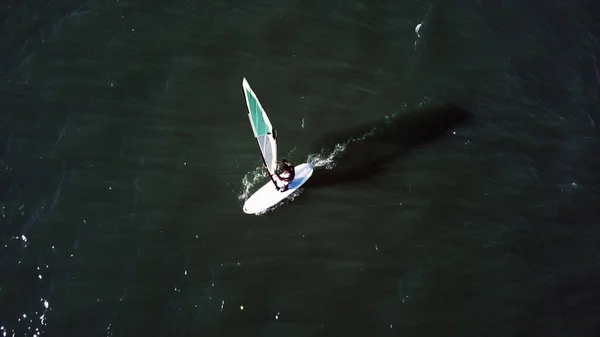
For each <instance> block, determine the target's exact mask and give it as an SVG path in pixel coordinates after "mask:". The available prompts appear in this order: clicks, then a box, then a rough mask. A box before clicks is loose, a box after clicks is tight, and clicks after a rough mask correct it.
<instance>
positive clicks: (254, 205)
mask: <svg viewBox="0 0 600 337" xmlns="http://www.w3.org/2000/svg"><path fill="white" fill-rule="evenodd" d="M242 88H243V91H244V97H245V99H246V106H247V107H248V118H249V119H250V125H251V126H252V132H253V133H254V137H255V138H256V141H257V142H258V148H259V149H260V154H261V157H262V159H263V163H264V164H265V168H266V170H267V171H268V173H269V175H268V176H269V179H271V181H270V182H268V183H267V184H265V185H264V186H263V187H261V188H260V189H259V190H258V191H256V192H254V194H253V195H252V196H250V198H248V200H246V202H245V203H244V207H243V210H244V212H245V213H247V214H256V213H261V212H264V211H266V210H267V209H269V208H271V207H273V206H275V205H277V204H278V203H280V202H281V201H282V200H284V199H285V198H287V197H289V196H290V195H291V194H292V193H294V192H295V191H297V190H298V189H299V188H300V187H301V186H302V185H303V184H304V183H305V182H306V181H307V180H308V179H309V178H310V176H311V175H312V173H313V167H312V166H311V165H310V164H308V163H302V164H300V165H297V166H295V173H296V174H295V176H294V180H292V182H290V184H289V185H288V189H287V190H286V191H285V192H280V191H279V190H278V189H277V183H276V182H275V180H273V178H271V177H270V175H271V174H273V173H275V172H276V171H277V140H276V135H275V133H276V132H275V130H274V129H273V125H271V121H270V120H269V117H268V116H267V113H266V112H265V110H264V109H263V108H262V106H261V104H260V102H259V101H258V97H256V94H255V93H254V91H253V90H252V88H250V85H249V84H248V81H247V80H246V79H245V78H244V79H243V81H242Z"/></svg>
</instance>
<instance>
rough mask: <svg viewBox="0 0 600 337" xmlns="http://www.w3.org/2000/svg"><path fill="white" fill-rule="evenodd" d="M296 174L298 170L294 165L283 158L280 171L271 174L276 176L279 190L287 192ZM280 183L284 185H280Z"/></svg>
mask: <svg viewBox="0 0 600 337" xmlns="http://www.w3.org/2000/svg"><path fill="white" fill-rule="evenodd" d="M295 175H296V171H295V170H294V166H293V165H292V164H290V162H289V161H288V160H287V159H282V160H281V167H280V168H279V173H274V174H272V175H271V177H273V178H275V180H276V181H277V187H278V189H279V191H281V192H285V191H287V189H288V186H289V185H290V183H291V182H292V180H294V177H295ZM280 185H283V186H281V187H279V186H280Z"/></svg>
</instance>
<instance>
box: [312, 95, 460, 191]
mask: <svg viewBox="0 0 600 337" xmlns="http://www.w3.org/2000/svg"><path fill="white" fill-rule="evenodd" d="M471 119H472V114H471V113H469V112H468V111H466V110H464V109H462V108H460V107H458V106H455V105H443V106H440V107H434V108H426V109H422V110H416V111H412V112H409V113H404V114H402V115H400V116H397V117H394V118H386V119H384V120H381V121H377V122H371V123H365V124H362V125H359V126H356V127H353V128H351V129H347V130H341V131H337V132H333V133H330V134H327V135H325V136H323V137H322V138H321V139H319V140H317V141H316V142H315V143H313V145H312V150H313V151H314V152H319V153H331V152H333V151H334V149H335V147H336V145H338V144H347V145H346V147H345V149H344V150H343V151H340V153H339V154H338V155H337V156H336V157H335V158H333V160H334V162H335V165H334V167H333V168H331V169H326V168H324V167H317V168H316V169H315V174H314V175H313V177H312V178H311V179H310V180H309V181H308V183H307V187H322V186H327V185H333V184H340V183H348V182H352V181H357V180H363V179H368V178H370V177H372V176H374V175H376V174H379V173H382V172H383V171H384V170H385V169H386V168H387V167H388V166H389V165H390V161H391V160H394V159H396V158H399V157H401V156H403V155H406V154H407V153H408V152H409V151H411V150H413V149H415V148H417V147H419V146H422V145H425V144H427V143H429V142H431V141H434V140H436V139H437V138H439V137H440V136H442V135H444V134H445V133H446V132H447V131H449V130H451V129H453V128H455V127H457V126H459V125H462V124H464V123H466V122H468V121H470V120H471Z"/></svg>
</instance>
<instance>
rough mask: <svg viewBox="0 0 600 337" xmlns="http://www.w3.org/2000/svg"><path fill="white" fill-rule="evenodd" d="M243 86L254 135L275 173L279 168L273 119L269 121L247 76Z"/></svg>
mask: <svg viewBox="0 0 600 337" xmlns="http://www.w3.org/2000/svg"><path fill="white" fill-rule="evenodd" d="M242 88H243V89H244V97H245V98H246V105H247V107H248V118H249V119H250V124H251V125H252V131H253V133H254V137H255V138H256V141H257V142H258V147H259V148H260V153H261V156H262V158H263V162H264V164H265V166H266V167H267V170H268V171H269V173H270V174H273V173H275V171H276V170H277V141H276V140H275V135H274V134H273V132H274V130H273V126H272V125H271V121H269V117H268V116H267V113H266V112H265V110H264V109H263V107H262V106H261V105H260V102H259V101H258V97H256V94H255V93H254V91H253V90H252V88H250V85H249V84H248V81H246V79H245V78H244V79H243V81H242Z"/></svg>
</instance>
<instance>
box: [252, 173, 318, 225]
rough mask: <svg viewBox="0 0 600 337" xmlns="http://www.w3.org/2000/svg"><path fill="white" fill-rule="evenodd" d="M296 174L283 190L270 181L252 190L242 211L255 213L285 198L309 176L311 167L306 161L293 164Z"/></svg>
mask: <svg viewBox="0 0 600 337" xmlns="http://www.w3.org/2000/svg"><path fill="white" fill-rule="evenodd" d="M295 170H296V175H295V176H294V180H292V182H291V183H290V184H289V185H288V189H287V191H285V192H280V191H279V190H277V189H276V188H275V185H274V184H273V183H272V182H268V183H266V184H265V185H264V186H263V187H261V188H260V189H258V191H256V192H254V194H252V196H251V197H250V198H248V200H246V202H245V203H244V208H243V209H244V213H247V214H256V213H261V212H264V211H266V210H268V209H269V208H271V207H273V206H275V205H277V204H279V203H280V202H281V201H283V200H284V199H285V198H287V197H289V196H290V195H292V193H294V192H296V191H297V190H298V189H299V188H300V187H302V185H303V184H304V183H305V182H306V181H307V180H308V179H309V178H310V176H311V175H312V173H313V168H312V166H310V164H308V163H302V164H300V165H298V166H295Z"/></svg>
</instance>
